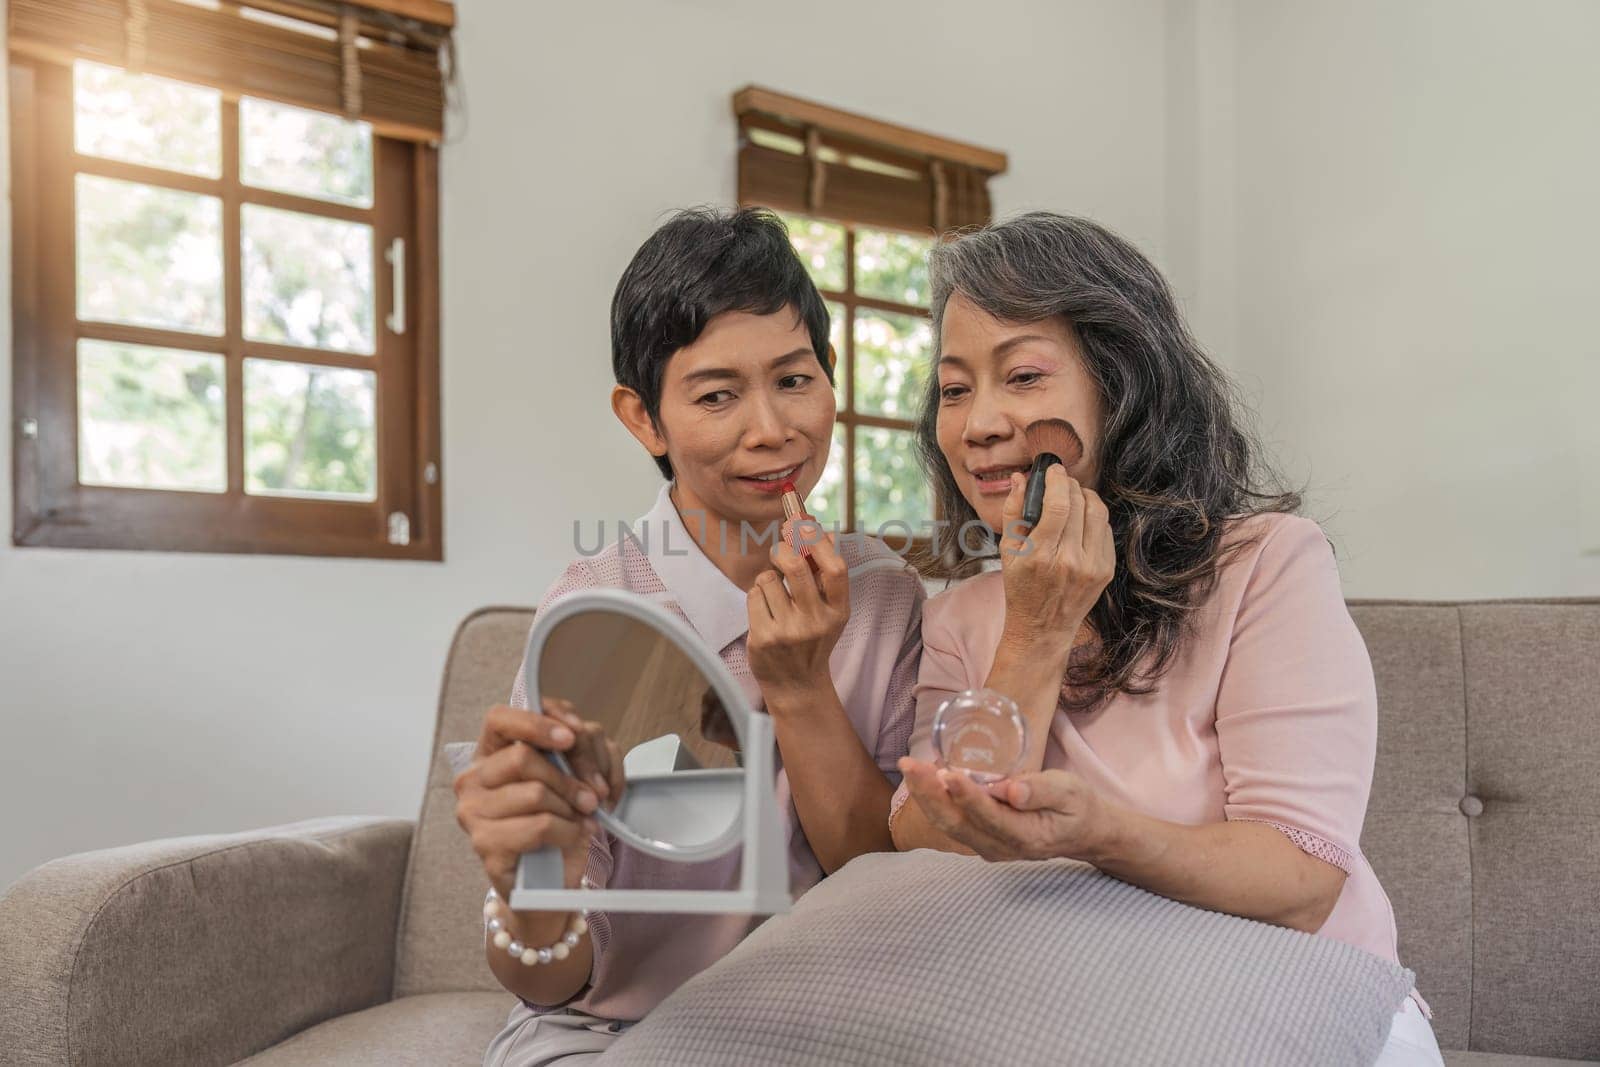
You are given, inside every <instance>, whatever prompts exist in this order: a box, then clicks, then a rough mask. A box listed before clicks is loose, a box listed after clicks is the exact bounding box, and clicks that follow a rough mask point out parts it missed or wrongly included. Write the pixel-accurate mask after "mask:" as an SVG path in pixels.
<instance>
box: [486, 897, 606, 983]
mask: <svg viewBox="0 0 1600 1067" xmlns="http://www.w3.org/2000/svg"><path fill="white" fill-rule="evenodd" d="M584 881H585V882H587V881H588V879H587V878H585V879H584ZM504 907H505V905H504V904H503V903H502V902H501V900H500V894H499V893H496V892H495V891H494V887H493V886H490V887H489V895H488V897H486V898H485V899H484V902H483V917H484V919H486V920H488V923H487V925H488V927H489V933H490V934H491V935H492V936H493V939H494V947H495V948H503V949H505V950H506V953H507V954H508V955H509V956H510V957H511V958H512V959H514V960H520V961H521V962H522V963H524V964H525V965H527V966H529V967H532V966H533V965H534V964H540V965H542V964H546V963H552V962H554V961H556V960H564V959H566V958H567V957H568V956H570V955H572V950H573V949H575V948H577V947H578V942H579V941H581V940H582V939H583V935H584V934H586V933H588V932H589V909H588V908H580V909H578V914H576V915H574V916H573V917H572V922H571V923H569V924H568V926H567V932H566V933H564V934H562V935H561V939H560V940H559V941H556V942H555V943H553V944H550V945H547V946H545V947H544V948H529V947H528V946H527V945H524V944H523V943H522V942H521V941H518V940H516V939H514V938H513V937H512V936H511V931H509V930H507V929H506V924H505V920H504V919H502V918H501V917H500V912H501V909H502V908H504ZM508 910H509V909H508Z"/></svg>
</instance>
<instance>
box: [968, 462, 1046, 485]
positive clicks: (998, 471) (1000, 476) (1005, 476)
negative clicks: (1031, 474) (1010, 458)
mask: <svg viewBox="0 0 1600 1067" xmlns="http://www.w3.org/2000/svg"><path fill="white" fill-rule="evenodd" d="M1032 469H1033V464H1031V463H1024V464H1021V465H1018V464H1011V465H1009V466H1005V467H980V468H978V469H977V470H972V469H971V468H968V470H967V473H968V474H970V475H972V476H973V477H974V478H976V479H978V481H980V482H1007V481H1010V480H1011V476H1012V475H1013V474H1015V473H1016V472H1018V471H1021V472H1022V473H1024V474H1026V473H1027V472H1028V471H1030V470H1032Z"/></svg>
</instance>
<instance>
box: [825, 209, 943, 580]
mask: <svg viewBox="0 0 1600 1067" xmlns="http://www.w3.org/2000/svg"><path fill="white" fill-rule="evenodd" d="M806 217H808V218H818V219H819V221H823V222H831V223H834V224H836V225H839V226H842V227H843V228H844V290H843V291H840V290H837V289H824V288H822V287H821V286H818V287H817V292H818V293H820V294H821V295H822V299H823V300H825V301H827V302H829V303H832V304H840V305H843V307H844V309H845V318H844V322H843V323H842V324H841V329H840V331H839V333H840V335H841V336H842V337H843V339H844V353H843V356H842V358H841V359H840V361H839V366H838V367H837V368H835V371H834V373H835V375H836V376H837V375H839V374H843V375H844V391H843V393H844V406H843V407H842V408H840V409H839V410H838V412H837V414H836V415H835V418H834V421H835V422H836V423H837V424H838V425H840V426H843V427H844V441H845V452H844V456H843V457H841V460H840V463H839V470H840V472H841V474H843V476H844V521H843V523H841V528H842V529H844V530H845V531H850V532H853V531H855V529H856V472H855V457H856V428H857V427H858V426H868V427H874V428H878V429H885V430H903V431H907V432H910V433H912V434H915V432H916V428H917V422H916V419H900V418H893V417H891V416H888V415H875V414H872V413H871V412H864V411H858V410H857V408H856V331H855V325H856V311H857V309H858V308H868V309H870V310H873V311H883V312H887V313H889V314H893V315H908V316H910V317H912V318H917V319H929V318H931V313H930V311H929V309H928V308H925V307H918V306H917V305H916V304H899V303H896V302H894V301H892V300H881V299H878V298H877V297H871V296H862V295H860V294H858V293H857V292H856V230H857V229H858V228H864V229H871V230H881V231H885V232H891V231H887V230H886V228H885V227H879V226H867V227H858V226H857V225H856V224H855V223H852V222H846V221H844V220H843V219H829V218H821V217H820V216H806ZM892 232H897V233H907V232H909V231H904V230H897V231H892ZM910 236H913V237H931V236H932V235H931V234H925V233H924V234H910ZM935 510H937V505H935ZM937 517H938V516H937V515H929V516H927V519H926V520H925V521H933V520H935V519H937ZM883 541H884V543H885V544H889V545H891V547H895V548H897V550H898V549H899V548H903V547H904V546H905V543H906V539H905V538H904V537H903V536H900V535H898V534H890V535H888V536H885V537H884V538H883ZM928 542H929V538H926V537H916V536H913V538H912V544H913V545H916V546H919V547H922V548H926V547H927V545H928Z"/></svg>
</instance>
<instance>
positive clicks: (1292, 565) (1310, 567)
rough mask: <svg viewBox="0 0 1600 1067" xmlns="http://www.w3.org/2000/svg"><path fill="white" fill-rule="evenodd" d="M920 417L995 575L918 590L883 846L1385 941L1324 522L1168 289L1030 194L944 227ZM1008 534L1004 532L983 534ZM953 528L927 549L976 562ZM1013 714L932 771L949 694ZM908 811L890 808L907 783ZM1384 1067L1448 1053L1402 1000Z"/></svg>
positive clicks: (1360, 748)
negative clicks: (996, 211) (986, 741)
mask: <svg viewBox="0 0 1600 1067" xmlns="http://www.w3.org/2000/svg"><path fill="white" fill-rule="evenodd" d="M931 271H932V276H933V300H932V310H933V322H934V333H935V335H936V337H937V339H938V343H937V354H936V357H935V360H936V366H935V368H934V369H935V373H934V374H932V375H930V381H929V386H928V393H927V396H926V402H925V407H924V410H923V413H922V416H921V419H920V422H919V425H918V436H919V442H920V446H921V451H922V455H923V459H924V462H925V464H926V466H927V468H928V472H929V475H930V478H931V480H932V483H933V485H934V488H935V492H936V494H937V496H938V498H939V503H940V506H941V511H942V513H943V515H944V516H945V517H946V519H948V520H951V522H952V525H954V526H962V525H964V524H965V523H967V522H970V521H972V520H979V522H980V527H979V528H982V529H987V530H989V531H991V532H992V536H991V537H990V539H989V545H988V551H989V552H990V553H991V554H994V552H995V550H996V549H997V550H998V551H997V554H998V556H999V559H1000V564H1001V565H1000V567H999V569H998V570H990V571H989V572H987V573H982V574H978V575H977V576H975V577H971V578H969V579H968V580H966V581H963V582H961V583H959V584H957V585H956V586H954V587H953V588H951V589H949V590H948V591H946V592H944V593H943V594H941V595H940V596H938V597H935V598H934V599H932V600H930V601H929V602H928V604H927V606H926V609H925V613H924V616H923V624H922V634H923V659H922V667H921V673H920V677H919V684H918V692H917V726H916V731H915V733H914V734H913V736H912V746H911V757H910V758H907V759H906V760H903V761H902V762H901V769H902V770H903V772H904V774H905V780H904V783H903V784H902V785H901V787H900V790H899V792H898V793H897V794H896V797H895V800H894V807H893V809H892V814H891V817H890V819H891V829H892V832H893V835H894V840H895V844H896V845H897V846H898V847H900V848H902V849H912V848H925V847H932V848H939V849H945V850H950V851H963V852H975V853H977V854H978V855H980V856H983V857H984V858H986V859H991V860H1003V859H1024V858H1025V859H1042V858H1050V857H1072V858H1076V859H1080V860H1085V861H1088V862H1090V863H1092V864H1094V865H1095V866H1097V867H1099V868H1100V869H1101V870H1104V871H1106V872H1107V873H1109V874H1111V875H1114V876H1115V877H1118V878H1120V879H1122V880H1124V881H1127V882H1131V883H1133V884H1135V885H1139V886H1142V887H1144V888H1145V889H1148V890H1150V891H1152V892H1156V893H1160V894H1163V895H1165V896H1168V897H1171V898H1174V899H1176V900H1180V901H1184V902H1186V903H1189V904H1193V905H1196V906H1199V907H1203V908H1209V909H1212V910H1216V911H1222V912H1228V913H1231V914H1234V915H1240V916H1244V917H1247V918H1251V919H1257V920H1261V921H1264V922H1269V923H1276V924H1278V925H1282V926H1287V927H1291V928H1294V929H1297V930H1302V931H1306V932H1308V933H1314V934H1320V935H1322V936H1326V937H1331V938H1336V939H1338V940H1341V941H1346V942H1348V943H1350V944H1353V945H1356V946H1358V947H1360V948H1363V949H1365V950H1367V951H1369V952H1372V953H1374V954H1376V955H1378V956H1382V957H1385V958H1387V959H1391V960H1397V957H1398V953H1397V947H1396V934H1395V924H1394V915H1393V912H1392V911H1391V909H1390V907H1389V901H1388V898H1387V897H1386V896H1385V894H1384V891H1383V888H1382V886H1380V885H1379V884H1378V879H1377V877H1376V875H1374V873H1373V871H1372V868H1371V867H1370V866H1369V865H1368V864H1367V861H1366V860H1365V858H1363V856H1362V854H1361V847H1360V843H1359V839H1360V833H1361V825H1362V821H1363V818H1364V815H1365V812H1366V806H1367V799H1368V794H1369V791H1370V789H1371V784H1372V770H1373V759H1374V754H1375V750H1376V735H1377V698H1376V692H1375V688H1374V684H1373V676H1372V666H1371V663H1370V661H1369V660H1368V658H1367V652H1366V648H1365V646H1364V645H1363V643H1362V640H1361V636H1360V634H1359V633H1358V632H1357V631H1356V628H1355V625H1354V623H1353V622H1352V621H1351V619H1350V615H1349V613H1348V612H1347V611H1346V609H1345V605H1344V600H1343V596H1342V594H1341V591H1340V587H1339V576H1338V573H1337V571H1336V569H1335V565H1334V559H1333V554H1332V552H1331V550H1330V548H1329V545H1328V542H1327V540H1326V539H1325V538H1324V536H1323V534H1322V531H1321V530H1320V529H1319V528H1318V527H1317V525H1316V524H1315V523H1313V522H1312V521H1310V520H1308V519H1305V518H1300V517H1298V516H1296V515H1295V514H1294V512H1295V511H1296V510H1297V508H1298V507H1299V504H1300V500H1299V497H1298V496H1296V495H1295V494H1293V493H1288V492H1283V491H1279V490H1274V489H1270V488H1268V487H1267V485H1266V482H1267V479H1266V477H1265V476H1264V475H1263V473H1262V467H1261V465H1260V463H1259V456H1258V454H1257V451H1258V450H1257V449H1256V447H1255V446H1254V445H1253V443H1252V440H1251V438H1250V436H1249V435H1248V433H1247V432H1246V431H1245V430H1244V428H1243V427H1242V425H1241V423H1240V419H1239V416H1238V407H1237V404H1236V403H1235V401H1234V400H1233V398H1232V390H1231V387H1230V385H1229V383H1228V381H1227V379H1226V377H1225V375H1224V374H1223V373H1222V371H1221V370H1220V369H1219V368H1218V367H1217V366H1216V365H1215V364H1213V363H1212V362H1211V361H1210V360H1209V359H1208V358H1207V357H1206V356H1205V354H1204V353H1203V352H1202V351H1201V350H1200V348H1199V346H1198V345H1197V344H1196V342H1195V340H1194V338H1193V337H1191V336H1190V334H1189V332H1188V330H1187V329H1186V327H1185V326H1184V323H1183V320H1182V318H1181V316H1180V315H1179V313H1178V309H1177V305H1176V302H1175V301H1174V299H1173V296H1172V292H1171V290H1170V289H1169V288H1168V286H1167V283H1166V281H1165V280H1164V279H1163V278H1162V276H1161V274H1160V272H1158V271H1157V270H1156V269H1155V267H1154V266H1152V265H1151V263H1150V262H1149V261H1148V260H1147V259H1145V257H1144V256H1143V255H1141V254H1140V253H1139V252H1138V251H1137V250H1136V249H1135V248H1133V247H1132V246H1131V245H1130V244H1128V243H1127V242H1126V241H1124V240H1122V239H1121V238H1119V237H1117V236H1116V235H1114V234H1112V233H1110V232H1108V231H1106V230H1105V229H1103V228H1102V227H1100V226H1098V225H1096V224H1094V223H1092V222H1089V221H1087V220H1084V219H1077V218H1067V217H1063V216H1059V215H1051V214H1043V213H1040V214H1031V215H1024V216H1022V217H1020V218H1016V219H1013V220H1011V221H1008V222H1004V223H1000V224H998V225H994V226H990V227H988V228H986V229H983V230H980V231H978V232H975V233H972V234H969V235H966V236H962V237H959V238H957V239H955V240H952V241H948V242H946V243H944V244H942V245H940V246H939V247H938V248H937V249H936V250H935V251H934V253H933V256H932V259H931ZM1042 419H1066V420H1068V421H1069V422H1071V423H1072V425H1073V426H1074V427H1075V428H1076V430H1077V431H1078V434H1079V436H1080V438H1081V439H1082V442H1083V445H1084V449H1083V455H1082V458H1081V459H1079V460H1077V461H1076V462H1074V463H1072V464H1071V465H1070V466H1068V467H1062V466H1056V467H1052V468H1051V469H1050V470H1049V473H1048V475H1047V479H1046V490H1045V503H1044V509H1043V513H1042V515H1041V517H1040V518H1039V520H1038V522H1037V524H1036V525H1034V526H1032V527H1029V526H1028V525H1027V524H1026V523H1024V522H1023V521H1022V518H1021V516H1022V512H1023V507H1022V503H1023V492H1024V485H1025V476H1024V473H1023V472H1024V471H1025V470H1026V468H1027V467H1028V465H1029V463H1030V461H1031V459H1032V453H1031V451H1030V449H1029V447H1028V444H1027V440H1026V436H1025V431H1026V429H1027V428H1028V427H1029V426H1030V425H1031V424H1033V423H1034V422H1036V421H1038V420H1042ZM1002 535H1003V536H1002ZM968 541H970V538H966V537H963V538H960V539H956V540H954V541H953V542H952V543H951V544H949V545H948V546H946V554H947V557H948V558H947V562H948V563H951V564H955V565H958V566H967V567H973V566H976V565H979V564H977V561H976V560H975V559H974V558H972V557H969V556H968V555H967V552H968V551H969V550H973V551H974V552H975V553H976V554H977V555H981V554H983V553H982V550H981V546H974V545H971V544H968V543H967V542H968ZM980 687H987V688H990V689H995V690H999V691H1000V692H1002V693H1005V694H1007V695H1009V696H1011V697H1012V698H1013V699H1015V700H1016V701H1017V703H1018V705H1019V706H1020V709H1021V711H1022V714H1023V716H1024V717H1025V719H1026V720H1027V723H1028V726H1029V731H1028V733H1029V744H1028V748H1027V750H1026V752H1025V753H1024V755H1023V763H1024V765H1023V768H1022V773H1018V774H1014V775H1012V776H1011V777H1009V778H1007V779H1005V780H1003V781H1000V782H997V783H994V784H992V785H989V786H987V787H985V786H980V785H978V784H977V783H976V782H974V781H973V780H971V779H969V778H968V777H967V776H966V775H964V774H962V773H960V772H958V771H955V770H952V769H949V768H945V767H942V766H940V765H938V764H936V763H935V762H933V747H932V744H931V740H930V734H931V727H932V722H933V718H934V715H935V713H936V711H937V709H938V707H939V706H940V705H941V704H942V703H943V702H944V701H945V700H947V699H948V698H949V697H951V696H952V695H953V694H955V693H957V692H960V691H962V690H966V689H976V688H980ZM908 801H909V802H908ZM1379 1063H1380V1064H1390V1063H1393V1064H1402V1063H1406V1064H1409V1063H1417V1064H1440V1063H1442V1059H1441V1057H1440V1054H1439V1049H1438V1045H1437V1043H1436V1042H1435V1041H1434V1037H1433V1031H1432V1028H1431V1027H1430V1026H1429V1023H1428V1021H1427V1007H1426V1005H1425V1004H1424V1003H1423V1002H1422V1000H1421V998H1420V997H1419V996H1417V995H1416V994H1415V993H1413V994H1412V997H1411V998H1409V999H1408V1000H1407V1001H1406V1002H1405V1005H1404V1007H1403V1009H1402V1011H1401V1012H1399V1013H1398V1014H1397V1015H1396V1016H1395V1024H1394V1027H1393V1028H1392V1030H1391V1034H1390V1038H1389V1042H1388V1044H1387V1045H1386V1046H1385V1049H1384V1052H1383V1055H1382V1057H1380V1059H1379Z"/></svg>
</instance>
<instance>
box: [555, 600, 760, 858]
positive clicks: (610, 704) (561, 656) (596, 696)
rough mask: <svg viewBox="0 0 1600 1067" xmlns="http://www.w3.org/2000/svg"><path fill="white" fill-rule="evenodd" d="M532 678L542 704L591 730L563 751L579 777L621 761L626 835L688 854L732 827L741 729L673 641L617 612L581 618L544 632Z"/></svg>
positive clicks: (618, 813)
mask: <svg viewBox="0 0 1600 1067" xmlns="http://www.w3.org/2000/svg"><path fill="white" fill-rule="evenodd" d="M537 679H538V690H539V693H540V695H541V697H544V698H546V699H550V698H554V699H560V700H565V701H567V702H568V703H569V704H570V705H571V706H572V709H573V711H574V712H575V713H576V714H577V715H578V716H579V717H580V718H581V719H583V720H584V721H585V722H586V723H588V724H590V725H591V729H590V730H588V731H586V732H581V733H580V742H579V744H578V745H577V746H576V747H575V748H574V749H573V751H572V753H570V757H571V758H570V763H571V766H572V768H573V769H574V771H575V772H577V773H578V774H579V776H580V777H581V776H586V774H587V772H588V770H590V769H592V768H597V767H602V766H604V765H605V763H606V761H607V760H608V759H612V758H615V757H616V756H620V758H621V759H622V766H623V773H624V777H625V778H626V786H625V788H624V790H623V794H622V796H621V797H620V798H618V799H616V801H615V802H614V804H613V805H612V812H611V814H612V816H613V817H614V818H615V820H616V821H617V822H619V823H621V824H622V826H623V827H624V828H625V829H626V830H628V831H631V832H632V833H633V834H635V835H638V836H640V837H643V838H645V839H648V840H650V841H653V842H656V843H661V844H665V845H667V846H669V847H676V848H690V847H695V846H698V845H703V844H705V843H707V842H710V841H714V840H717V839H719V838H722V837H724V836H726V835H727V834H729V833H730V832H732V831H733V830H734V829H735V827H736V824H737V820H738V816H739V811H740V807H741V790H742V788H743V772H742V771H741V770H740V769H739V768H740V731H739V729H738V727H737V726H736V725H735V722H734V717H733V716H731V715H730V713H729V709H728V708H727V707H726V706H724V702H723V698H722V696H720V695H719V693H718V691H717V687H716V686H715V685H714V684H713V683H712V682H711V680H710V679H708V678H707V677H706V676H705V674H704V673H703V672H702V671H701V670H700V668H699V667H698V666H697V665H696V664H695V663H694V662H693V660H691V659H690V658H689V656H688V655H687V654H686V653H685V652H684V651H683V649H682V648H680V647H679V646H678V644H677V642H676V641H674V640H673V639H672V638H670V637H668V636H667V635H665V634H663V633H660V632H659V631H657V630H656V629H655V628H654V627H652V626H651V625H650V624H648V623H647V622H644V621H641V620H639V619H636V618H633V617H631V616H629V615H625V614H622V613H620V612H615V611H606V610H591V611H583V612H580V613H578V614H576V615H573V616H570V617H568V618H565V619H563V620H561V621H560V622H559V623H557V624H556V625H555V627H554V628H553V629H552V630H551V631H550V633H549V635H548V636H547V637H546V639H545V643H544V647H543V649H542V650H541V652H540V655H539V663H538V669H537ZM612 746H614V747H612ZM611 828H612V829H613V830H616V829H617V828H616V827H615V826H613V827H611Z"/></svg>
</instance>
